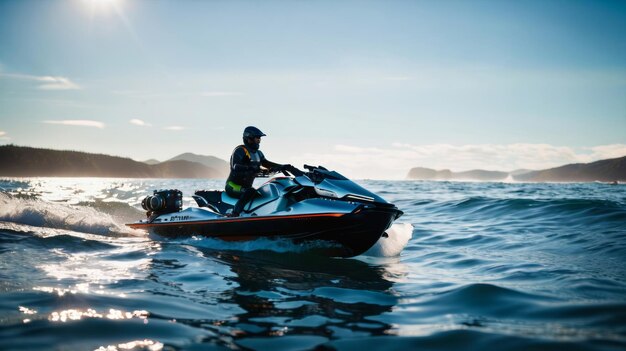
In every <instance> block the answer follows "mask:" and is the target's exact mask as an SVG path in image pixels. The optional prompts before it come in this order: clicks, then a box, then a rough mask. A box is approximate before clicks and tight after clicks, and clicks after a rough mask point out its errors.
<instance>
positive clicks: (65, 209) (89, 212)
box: [0, 192, 134, 235]
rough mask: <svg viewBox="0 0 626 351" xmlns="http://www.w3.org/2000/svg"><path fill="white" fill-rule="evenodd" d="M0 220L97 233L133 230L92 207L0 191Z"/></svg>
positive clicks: (130, 232) (107, 233)
mask: <svg viewBox="0 0 626 351" xmlns="http://www.w3.org/2000/svg"><path fill="white" fill-rule="evenodd" d="M0 221H5V222H13V223H19V224H26V225H30V226H36V227H46V228H55V229H66V230H72V231H76V232H82V233H90V234H99V235H111V234H133V233H134V231H132V230H130V229H128V228H126V227H125V226H123V225H121V224H118V223H117V222H116V221H115V220H114V219H113V217H111V215H109V214H106V213H102V212H99V211H98V210H96V209H95V208H92V207H86V206H73V205H68V204H64V203H54V202H47V201H43V200H41V199H37V198H25V197H17V196H13V195H11V194H7V193H4V192H0Z"/></svg>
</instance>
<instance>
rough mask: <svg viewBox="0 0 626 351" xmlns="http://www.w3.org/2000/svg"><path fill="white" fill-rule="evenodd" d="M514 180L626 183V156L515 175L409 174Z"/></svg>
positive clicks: (429, 177) (427, 177) (422, 171)
mask: <svg viewBox="0 0 626 351" xmlns="http://www.w3.org/2000/svg"><path fill="white" fill-rule="evenodd" d="M509 177H511V179H514V180H517V181H526V182H593V181H600V182H613V181H622V182H623V181H626V156H624V157H620V158H614V159H609V160H601V161H596V162H592V163H576V164H569V165H565V166H561V167H556V168H551V169H546V170H541V171H531V170H526V169H518V170H515V171H512V172H499V171H484V170H472V171H467V172H458V173H455V172H452V171H450V170H447V169H444V170H440V171H437V170H434V169H430V168H423V167H415V168H412V169H411V170H410V171H409V174H408V175H407V178H408V179H420V180H481V181H502V180H505V179H507V178H509Z"/></svg>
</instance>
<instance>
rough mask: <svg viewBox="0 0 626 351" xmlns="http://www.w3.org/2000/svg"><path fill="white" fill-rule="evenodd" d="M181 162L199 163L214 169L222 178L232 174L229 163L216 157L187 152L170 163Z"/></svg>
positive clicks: (171, 159)
mask: <svg viewBox="0 0 626 351" xmlns="http://www.w3.org/2000/svg"><path fill="white" fill-rule="evenodd" d="M179 160H184V161H190V162H197V163H200V164H203V165H205V166H207V167H209V168H211V169H213V170H214V171H215V172H217V174H219V175H220V178H226V177H228V173H229V172H230V166H229V164H228V162H226V161H224V160H222V159H221V158H217V157H215V156H204V155H196V154H193V153H191V152H187V153H184V154H180V155H178V156H175V157H172V158H170V159H169V160H168V161H179Z"/></svg>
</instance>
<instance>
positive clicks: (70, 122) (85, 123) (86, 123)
mask: <svg viewBox="0 0 626 351" xmlns="http://www.w3.org/2000/svg"><path fill="white" fill-rule="evenodd" d="M43 123H47V124H61V125H65V126H77V127H93V128H100V129H102V128H104V123H102V122H99V121H91V120H86V119H66V120H55V121H43Z"/></svg>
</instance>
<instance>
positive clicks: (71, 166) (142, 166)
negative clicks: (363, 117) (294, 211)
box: [0, 145, 228, 179]
mask: <svg viewBox="0 0 626 351" xmlns="http://www.w3.org/2000/svg"><path fill="white" fill-rule="evenodd" d="M150 161H151V162H138V161H134V160H131V159H130V158H124V157H115V156H109V155H102V154H91V153H86V152H79V151H64V150H51V149H39V148H32V147H23V146H15V145H1V146H0V176H5V177H112V178H215V179H220V178H225V177H226V176H227V175H228V163H227V162H226V161H224V160H221V159H219V158H217V157H213V156H202V155H195V154H191V153H186V154H181V155H178V156H176V157H174V158H172V159H170V160H167V161H164V162H159V161H156V160H150Z"/></svg>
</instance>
